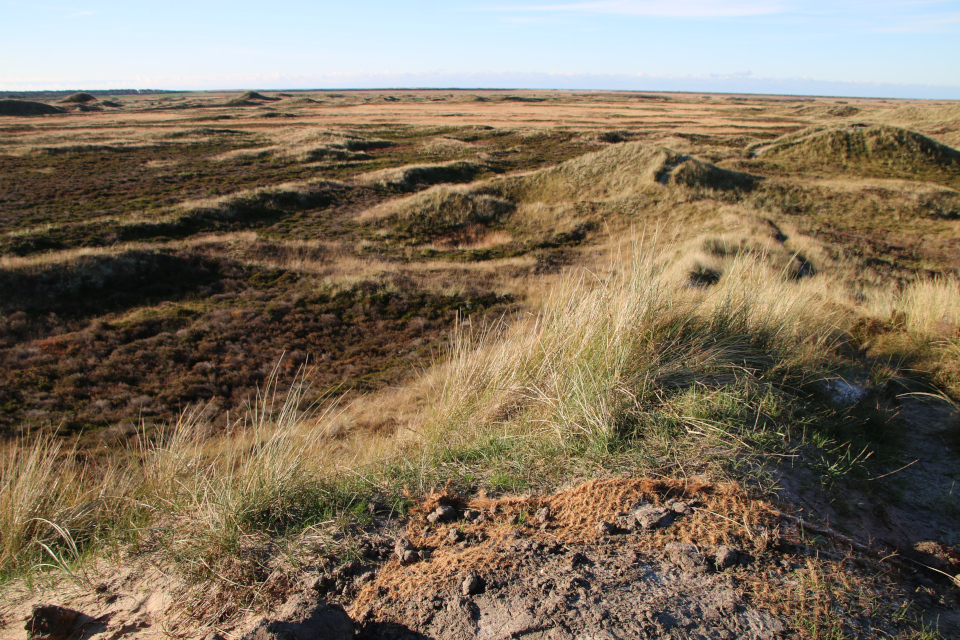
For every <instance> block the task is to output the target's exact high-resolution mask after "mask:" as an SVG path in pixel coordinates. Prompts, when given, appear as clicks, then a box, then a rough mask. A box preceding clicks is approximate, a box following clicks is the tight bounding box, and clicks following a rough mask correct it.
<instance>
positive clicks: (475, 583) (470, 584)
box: [461, 573, 483, 596]
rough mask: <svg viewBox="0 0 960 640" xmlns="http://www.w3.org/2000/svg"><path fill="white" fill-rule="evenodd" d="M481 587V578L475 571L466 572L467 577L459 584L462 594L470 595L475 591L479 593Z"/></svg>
mask: <svg viewBox="0 0 960 640" xmlns="http://www.w3.org/2000/svg"><path fill="white" fill-rule="evenodd" d="M481 589H483V580H481V579H480V577H479V576H478V575H477V574H475V573H469V574H467V577H466V578H464V579H463V584H462V585H461V590H462V592H463V595H465V596H472V595H474V594H476V593H480V591H481Z"/></svg>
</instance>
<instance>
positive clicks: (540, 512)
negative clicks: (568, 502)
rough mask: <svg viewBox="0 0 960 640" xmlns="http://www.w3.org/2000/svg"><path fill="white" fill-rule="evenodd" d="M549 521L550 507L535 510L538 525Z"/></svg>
mask: <svg viewBox="0 0 960 640" xmlns="http://www.w3.org/2000/svg"><path fill="white" fill-rule="evenodd" d="M549 519H550V507H543V508H541V509H537V522H539V523H540V524H546V522H547V520H549Z"/></svg>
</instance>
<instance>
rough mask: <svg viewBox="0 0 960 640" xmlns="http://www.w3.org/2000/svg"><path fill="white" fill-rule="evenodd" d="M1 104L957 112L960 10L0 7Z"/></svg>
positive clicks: (294, 4) (648, 0) (304, 1)
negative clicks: (429, 101) (263, 95)
mask: <svg viewBox="0 0 960 640" xmlns="http://www.w3.org/2000/svg"><path fill="white" fill-rule="evenodd" d="M0 34H2V36H0V90H5V91H14V90H23V91H26V90H40V89H119V88H125V89H127V88H129V89H147V88H151V89H264V90H267V89H314V88H344V89H347V88H388V87H389V88H393V87H444V88H448V87H464V88H487V87H489V88H537V89H548V88H555V89H623V90H630V89H632V90H644V91H655V90H663V91H696V92H708V91H713V92H748V93H787V94H808V95H839V96H862V97H891V98H898V97H907V98H939V99H960V0H949V1H947V0H914V1H907V2H886V1H884V0H876V1H871V2H868V1H861V0H833V1H824V0H730V1H723V0H597V1H589V0H588V1H585V2H564V1H562V0H561V1H559V2H557V1H556V0H553V1H551V0H545V1H544V0H525V1H521V2H511V1H509V0H461V1H456V0H414V1H403V0H399V1H398V0H389V1H388V0H367V1H364V0H352V1H350V0H347V1H343V0H341V1H339V2H326V1H308V0H256V1H255V2H250V1H248V0H232V1H230V2H221V1H219V0H215V1H204V0H193V1H184V0H163V1H154V0H124V1H117V0H64V1H58V0H29V1H25V0H23V1H22V0H0Z"/></svg>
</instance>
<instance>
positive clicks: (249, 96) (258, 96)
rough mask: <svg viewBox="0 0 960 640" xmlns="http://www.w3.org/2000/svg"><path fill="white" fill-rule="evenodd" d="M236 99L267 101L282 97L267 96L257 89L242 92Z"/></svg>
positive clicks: (274, 100)
mask: <svg viewBox="0 0 960 640" xmlns="http://www.w3.org/2000/svg"><path fill="white" fill-rule="evenodd" d="M235 99H236V100H265V101H267V102H276V101H277V100H280V98H274V97H272V96H265V95H263V94H262V93H257V92H256V91H247V92H246V93H242V94H240V96H239V97H238V98H235Z"/></svg>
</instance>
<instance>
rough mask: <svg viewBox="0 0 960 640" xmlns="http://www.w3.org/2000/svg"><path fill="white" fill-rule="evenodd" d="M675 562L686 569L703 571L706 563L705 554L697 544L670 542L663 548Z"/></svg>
mask: <svg viewBox="0 0 960 640" xmlns="http://www.w3.org/2000/svg"><path fill="white" fill-rule="evenodd" d="M663 550H664V551H666V552H667V555H668V556H669V557H670V560H671V562H673V564H675V565H677V566H679V567H680V568H681V569H684V570H685V571H695V570H697V569H699V570H700V571H703V570H704V569H703V566H704V564H705V561H704V558H703V555H701V554H700V550H699V549H697V547H696V546H695V545H692V544H690V543H687V542H670V543H667V545H666V546H665V547H664V548H663Z"/></svg>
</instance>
